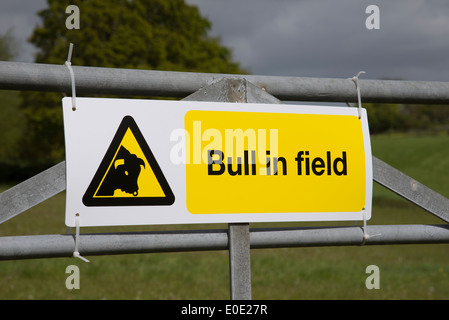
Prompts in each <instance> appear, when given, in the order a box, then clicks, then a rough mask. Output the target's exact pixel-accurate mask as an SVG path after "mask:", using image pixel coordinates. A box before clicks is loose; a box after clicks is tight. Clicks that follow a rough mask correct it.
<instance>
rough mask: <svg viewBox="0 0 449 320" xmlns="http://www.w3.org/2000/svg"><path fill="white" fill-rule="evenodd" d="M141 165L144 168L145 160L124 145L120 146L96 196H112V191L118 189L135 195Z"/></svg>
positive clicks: (137, 189) (137, 192)
mask: <svg viewBox="0 0 449 320" xmlns="http://www.w3.org/2000/svg"><path fill="white" fill-rule="evenodd" d="M141 166H143V168H145V162H144V161H143V160H142V159H141V158H138V157H137V156H136V155H135V154H131V153H130V152H129V151H128V150H126V149H125V147H123V146H120V149H119V151H118V153H117V156H116V157H115V159H114V162H113V165H112V167H111V168H110V169H109V171H108V173H107V175H106V176H105V178H104V181H103V183H102V184H101V187H100V188H99V189H98V192H97V195H98V196H113V195H114V191H115V190H117V189H120V190H121V191H124V192H126V193H129V194H132V195H133V196H137V195H138V194H139V186H138V184H137V178H139V175H140V171H141Z"/></svg>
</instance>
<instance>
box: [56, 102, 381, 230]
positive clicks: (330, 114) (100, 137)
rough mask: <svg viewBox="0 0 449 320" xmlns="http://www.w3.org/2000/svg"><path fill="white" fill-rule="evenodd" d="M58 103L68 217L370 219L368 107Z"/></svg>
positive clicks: (127, 221)
mask: <svg viewBox="0 0 449 320" xmlns="http://www.w3.org/2000/svg"><path fill="white" fill-rule="evenodd" d="M76 103H77V108H76V110H75V111H74V110H72V104H71V99H70V98H64V99H63V112H64V130H65V140H66V166H67V201H66V224H67V225H68V226H74V225H75V215H77V214H78V215H79V222H80V225H81V226H113V225H145V224H184V223H192V224H194V223H236V222H269V221H278V222H280V221H325V220H327V221H335V220H363V217H364V216H365V217H366V219H369V218H370V217H371V201H372V200H371V198H372V159H371V145H370V138H369V131H368V123H367V116H366V111H365V110H364V109H363V110H362V117H361V118H360V119H359V118H358V112H357V109H356V108H348V107H341V108H340V107H322V106H303V105H298V106H294V105H270V104H250V103H218V102H195V101H163V100H125V99H97V98H77V100H76Z"/></svg>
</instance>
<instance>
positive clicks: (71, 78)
mask: <svg viewBox="0 0 449 320" xmlns="http://www.w3.org/2000/svg"><path fill="white" fill-rule="evenodd" d="M72 52H73V43H70V46H69V53H68V55H67V61H66V62H65V65H66V67H67V68H68V69H69V72H70V80H71V82H72V110H73V111H75V110H76V91H75V73H74V72H73V69H72V63H71V62H70V61H71V60H72Z"/></svg>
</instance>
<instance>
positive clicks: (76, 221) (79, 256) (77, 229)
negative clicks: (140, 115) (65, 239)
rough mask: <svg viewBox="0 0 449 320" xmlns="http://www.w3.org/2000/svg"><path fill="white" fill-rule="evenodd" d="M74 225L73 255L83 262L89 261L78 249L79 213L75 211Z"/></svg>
mask: <svg viewBox="0 0 449 320" xmlns="http://www.w3.org/2000/svg"><path fill="white" fill-rule="evenodd" d="M75 227H76V234H75V251H73V257H74V258H78V259H81V260H83V261H85V262H90V261H89V260H87V259H86V258H84V257H83V256H81V255H80V253H79V251H78V242H79V236H80V215H79V214H78V213H77V214H76V215H75Z"/></svg>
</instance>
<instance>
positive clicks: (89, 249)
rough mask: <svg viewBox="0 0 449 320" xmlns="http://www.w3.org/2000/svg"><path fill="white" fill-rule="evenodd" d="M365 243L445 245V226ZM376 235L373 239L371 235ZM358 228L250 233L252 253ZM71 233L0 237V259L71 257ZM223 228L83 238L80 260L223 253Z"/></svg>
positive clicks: (323, 241)
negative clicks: (191, 252)
mask: <svg viewBox="0 0 449 320" xmlns="http://www.w3.org/2000/svg"><path fill="white" fill-rule="evenodd" d="M366 231H367V233H368V234H369V235H372V236H371V237H369V238H368V239H367V240H366V241H365V243H364V244H365V245H387V244H430V243H449V225H391V226H388V225H380V226H368V227H367V230H366ZM374 235H376V236H374ZM362 243H363V229H362V228H361V227H359V226H353V227H320V228H272V229H260V228H258V229H250V244H251V248H252V249H263V248H285V247H319V246H358V245H361V244H362ZM74 248H75V242H74V235H36V236H14V237H0V260H17V259H35V258H56V257H70V256H72V254H73V251H74ZM228 248H229V245H228V230H226V229H225V230H222V229H220V230H196V231H166V232H145V233H117V234H82V235H80V238H79V252H80V254H81V255H82V256H92V255H110V254H131V253H156V252H182V251H207V250H227V249H228Z"/></svg>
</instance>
